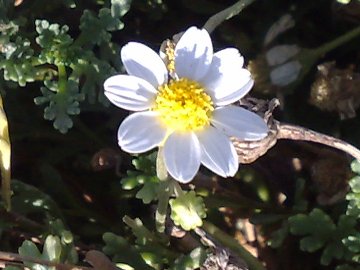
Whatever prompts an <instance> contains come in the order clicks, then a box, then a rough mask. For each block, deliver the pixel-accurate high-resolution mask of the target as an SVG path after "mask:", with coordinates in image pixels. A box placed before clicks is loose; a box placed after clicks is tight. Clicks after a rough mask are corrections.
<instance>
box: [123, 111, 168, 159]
mask: <svg viewBox="0 0 360 270" xmlns="http://www.w3.org/2000/svg"><path fill="white" fill-rule="evenodd" d="M165 136H166V129H165V128H164V127H163V126H162V124H161V123H160V121H159V118H158V114H157V113H156V112H137V113H133V114H131V115H130V116H128V117H127V118H126V119H125V120H124V121H123V122H122V123H121V125H120V127H119V130H118V140H119V145H120V147H121V148H122V149H123V150H124V151H126V152H128V153H143V152H146V151H149V150H150V149H152V148H154V147H156V146H158V145H159V144H160V143H161V142H162V141H163V140H164V138H165Z"/></svg>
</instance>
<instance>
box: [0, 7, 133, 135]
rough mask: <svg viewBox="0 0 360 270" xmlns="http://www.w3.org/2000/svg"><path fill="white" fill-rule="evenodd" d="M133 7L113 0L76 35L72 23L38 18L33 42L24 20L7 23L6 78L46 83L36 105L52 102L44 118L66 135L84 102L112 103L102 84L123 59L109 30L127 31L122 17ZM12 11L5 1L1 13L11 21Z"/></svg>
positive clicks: (2, 55)
mask: <svg viewBox="0 0 360 270" xmlns="http://www.w3.org/2000/svg"><path fill="white" fill-rule="evenodd" d="M130 4H131V1H130V0H122V1H119V0H117V1H115V0H113V1H111V5H110V6H109V7H104V8H101V9H99V11H98V13H97V14H96V13H94V12H93V11H90V10H88V9H85V10H84V11H83V14H82V16H81V18H80V25H79V29H80V31H81V32H80V34H79V35H78V36H74V37H73V36H71V35H70V34H69V32H71V31H74V30H76V29H70V27H69V26H68V25H60V24H58V23H50V22H49V21H47V20H35V30H36V37H35V39H34V40H32V39H30V38H28V35H27V34H26V28H25V26H26V27H31V26H29V25H23V22H22V21H26V20H14V21H11V20H4V22H3V26H2V28H3V29H4V30H3V31H2V35H1V37H0V41H1V43H2V46H1V50H0V70H3V73H4V79H5V80H7V81H14V82H17V83H18V84H19V86H25V85H26V84H27V83H30V82H34V81H37V80H41V81H44V86H43V87H40V91H41V94H42V95H41V96H39V97H37V98H35V99H34V101H35V104H37V105H44V104H48V105H47V106H45V109H44V118H45V119H46V120H50V121H54V124H53V126H54V128H55V129H57V130H59V131H60V132H61V133H66V132H67V131H68V130H69V129H70V128H71V127H72V126H73V121H72V119H71V116H72V115H77V114H79V113H80V102H82V101H84V100H85V98H87V100H88V101H89V102H90V103H95V102H97V101H98V102H101V103H103V104H104V105H108V101H107V100H106V99H105V98H104V95H103V91H102V84H103V82H104V80H105V79H106V78H107V77H109V76H110V75H111V74H114V73H115V69H114V67H112V66H111V65H110V62H113V63H114V64H115V66H116V68H119V63H118V61H119V60H114V58H119V56H118V54H117V52H118V48H117V46H116V45H115V44H113V43H112V42H111V34H110V32H112V31H118V30H121V29H122V28H123V27H124V24H123V23H122V22H121V21H120V19H121V18H122V16H124V15H125V14H126V12H127V11H128V10H129V8H130ZM67 5H68V6H74V5H75V2H73V1H68V3H67ZM75 6H76V5H75ZM8 8H9V2H6V3H5V2H4V6H2V9H1V11H0V14H1V12H2V13H3V14H4V17H6V12H7V11H8ZM0 19H1V17H0ZM35 43H36V44H37V45H38V46H37V45H36V44H35ZM95 47H96V48H95ZM97 48H98V49H97ZM98 50H99V52H95V51H98ZM109 59H113V60H112V61H110V60H109Z"/></svg>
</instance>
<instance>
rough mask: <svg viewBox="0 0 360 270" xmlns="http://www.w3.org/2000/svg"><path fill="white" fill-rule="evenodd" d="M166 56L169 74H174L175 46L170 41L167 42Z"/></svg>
mask: <svg viewBox="0 0 360 270" xmlns="http://www.w3.org/2000/svg"><path fill="white" fill-rule="evenodd" d="M165 55H166V58H167V65H166V68H167V70H168V71H169V73H172V72H174V71H175V44H174V43H173V42H171V41H170V40H167V41H166V47H165Z"/></svg>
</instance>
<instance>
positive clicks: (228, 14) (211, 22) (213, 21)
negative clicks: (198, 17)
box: [203, 0, 255, 33]
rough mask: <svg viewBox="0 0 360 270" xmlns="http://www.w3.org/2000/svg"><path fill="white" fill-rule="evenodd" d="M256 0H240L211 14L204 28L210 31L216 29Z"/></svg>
mask: <svg viewBox="0 0 360 270" xmlns="http://www.w3.org/2000/svg"><path fill="white" fill-rule="evenodd" d="M254 1H255V0H240V1H238V2H236V3H235V4H233V5H232V6H230V7H228V8H226V9H224V10H222V11H220V12H219V13H216V14H215V15H213V16H211V17H210V18H209V19H208V20H207V22H206V23H205V24H204V27H203V28H204V29H206V30H207V31H208V32H209V33H211V32H212V31H214V29H215V28H216V27H217V26H218V25H219V24H221V23H222V22H223V21H226V20H228V19H230V18H232V17H234V16H236V15H237V14H239V13H240V12H241V11H242V10H243V9H244V8H246V7H247V6H248V5H250V4H251V3H253V2H254Z"/></svg>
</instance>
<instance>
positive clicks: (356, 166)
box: [351, 159, 360, 174]
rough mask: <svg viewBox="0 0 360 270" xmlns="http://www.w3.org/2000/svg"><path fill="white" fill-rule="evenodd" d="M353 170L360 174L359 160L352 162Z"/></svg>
mask: <svg viewBox="0 0 360 270" xmlns="http://www.w3.org/2000/svg"><path fill="white" fill-rule="evenodd" d="M351 170H352V171H353V172H354V173H357V174H360V162H359V160H356V159H355V160H354V161H353V162H351Z"/></svg>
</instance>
